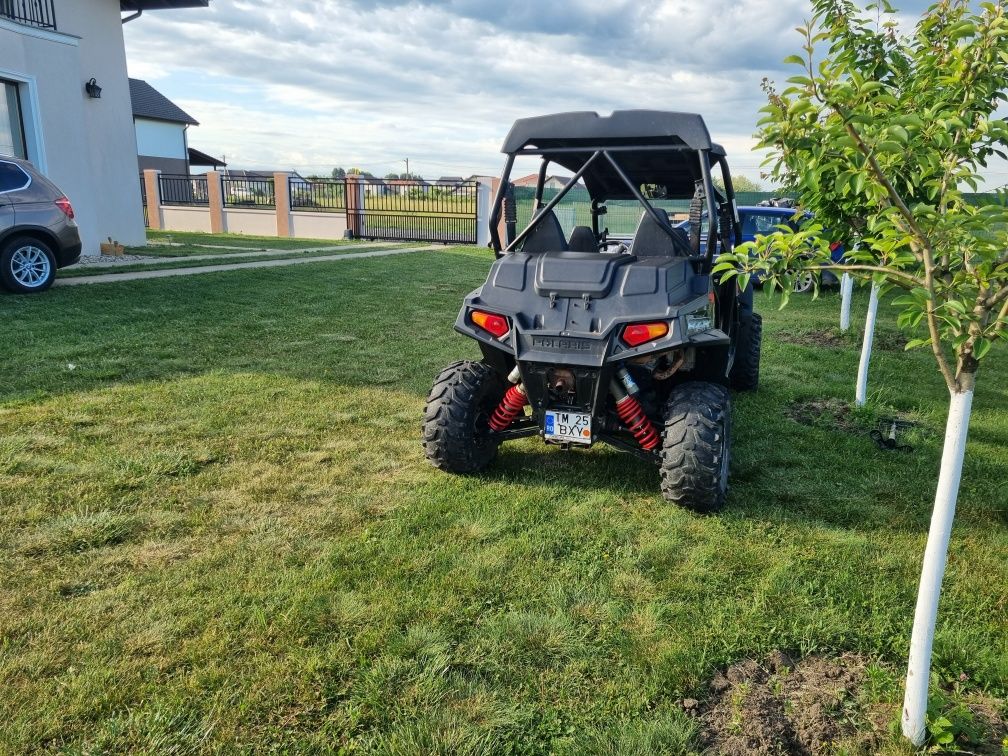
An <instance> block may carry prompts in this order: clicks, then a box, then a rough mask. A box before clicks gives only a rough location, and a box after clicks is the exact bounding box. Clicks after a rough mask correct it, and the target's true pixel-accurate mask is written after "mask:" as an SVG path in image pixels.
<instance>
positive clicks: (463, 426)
mask: <svg viewBox="0 0 1008 756" xmlns="http://www.w3.org/2000/svg"><path fill="white" fill-rule="evenodd" d="M504 391H505V383H504V380H503V379H502V378H501V376H500V375H498V374H497V372H496V371H495V370H493V369H492V368H491V367H490V366H488V365H486V364H484V363H482V362H472V361H470V360H463V361H461V362H456V363H455V364H453V365H449V366H448V367H446V368H445V369H444V370H442V371H441V372H440V373H439V374H438V376H437V378H435V379H434V386H433V387H432V388H431V391H430V394H429V395H428V396H427V406H426V408H425V409H424V421H423V444H424V452H425V453H426V456H427V459H428V460H429V461H430V463H431V464H432V465H434V467H436V468H438V469H439V470H444V471H445V472H452V473H475V472H479V471H480V470H482V469H484V468H485V467H486V466H487V465H489V464H490V463H491V462H493V461H494V459H495V458H496V457H497V447H498V446H499V444H500V441H498V439H497V438H495V437H494V435H493V433H492V432H491V431H490V427H489V425H488V422H489V420H490V416H491V415H492V414H493V411H494V409H495V408H496V407H497V405H498V403H499V402H500V400H501V398H502V397H503V396H504Z"/></svg>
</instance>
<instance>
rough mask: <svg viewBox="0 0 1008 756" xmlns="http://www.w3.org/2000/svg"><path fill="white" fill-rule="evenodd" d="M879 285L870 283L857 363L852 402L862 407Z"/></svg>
mask: <svg viewBox="0 0 1008 756" xmlns="http://www.w3.org/2000/svg"><path fill="white" fill-rule="evenodd" d="M878 296H879V287H878V285H877V284H872V287H871V297H870V298H869V299H868V316H867V317H866V318H865V327H864V341H863V342H862V343H861V364H860V365H858V378H857V390H856V391H855V394H854V402H855V404H857V406H858V407H863V406H864V403H865V401H867V399H868V364H869V363H870V362H871V352H872V344H874V343H875V319H876V315H877V314H878Z"/></svg>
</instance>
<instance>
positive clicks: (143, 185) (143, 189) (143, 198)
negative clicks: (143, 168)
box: [140, 173, 150, 228]
mask: <svg viewBox="0 0 1008 756" xmlns="http://www.w3.org/2000/svg"><path fill="white" fill-rule="evenodd" d="M140 204H141V205H143V215H144V228H150V218H149V217H148V216H147V181H146V179H145V178H144V175H143V174H142V173H141V174H140Z"/></svg>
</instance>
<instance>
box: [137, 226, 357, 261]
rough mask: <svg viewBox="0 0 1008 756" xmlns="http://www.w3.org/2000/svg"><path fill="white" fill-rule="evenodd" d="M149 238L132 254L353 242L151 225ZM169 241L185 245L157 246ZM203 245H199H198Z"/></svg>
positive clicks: (199, 252)
mask: <svg viewBox="0 0 1008 756" xmlns="http://www.w3.org/2000/svg"><path fill="white" fill-rule="evenodd" d="M147 239H148V241H150V242H151V244H150V245H149V246H147V247H130V248H129V250H128V251H129V253H130V254H150V255H157V256H165V257H183V256H186V255H205V254H210V253H215V254H227V253H232V254H235V253H237V254H240V253H241V250H240V249H226V248H227V247H239V248H244V249H247V250H261V249H314V248H316V247H335V246H338V245H340V244H351V243H353V242H352V240H348V239H290V238H280V237H276V236H253V235H250V234H204V233H197V232H192V231H155V230H153V229H147ZM158 242H160V243H161V244H162V245H164V244H166V243H170V244H177V245H181V246H175V247H169V246H157V244H158ZM194 245H199V246H194ZM208 246H211V247H224V248H225V249H218V250H212V249H206V247H208Z"/></svg>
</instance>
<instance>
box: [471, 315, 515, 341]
mask: <svg viewBox="0 0 1008 756" xmlns="http://www.w3.org/2000/svg"><path fill="white" fill-rule="evenodd" d="M469 320H471V321H472V322H473V323H474V324H475V325H478V326H479V327H480V328H482V329H483V330H484V331H486V332H487V333H490V334H493V335H494V336H496V337H497V338H498V339H499V338H500V337H501V336H503V335H504V334H506V333H507V332H508V331H510V330H511V324H510V323H509V322H508V319H507V318H505V317H504V316H503V315H497V314H496V313H493V312H483V310H472V311H470V313H469Z"/></svg>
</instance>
